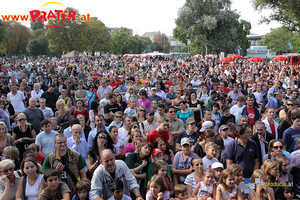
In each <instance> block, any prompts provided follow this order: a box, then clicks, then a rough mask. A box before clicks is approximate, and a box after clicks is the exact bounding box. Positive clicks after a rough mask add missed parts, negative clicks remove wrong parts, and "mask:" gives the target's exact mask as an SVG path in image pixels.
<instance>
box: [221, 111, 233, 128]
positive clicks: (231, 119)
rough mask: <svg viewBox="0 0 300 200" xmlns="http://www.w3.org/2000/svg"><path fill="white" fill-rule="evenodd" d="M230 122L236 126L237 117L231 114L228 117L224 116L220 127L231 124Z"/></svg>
mask: <svg viewBox="0 0 300 200" xmlns="http://www.w3.org/2000/svg"><path fill="white" fill-rule="evenodd" d="M230 122H232V123H234V124H235V116H234V115H232V114H230V115H229V116H228V117H226V116H223V117H222V118H221V121H220V126H222V125H224V124H226V125H227V124H229V123H230Z"/></svg>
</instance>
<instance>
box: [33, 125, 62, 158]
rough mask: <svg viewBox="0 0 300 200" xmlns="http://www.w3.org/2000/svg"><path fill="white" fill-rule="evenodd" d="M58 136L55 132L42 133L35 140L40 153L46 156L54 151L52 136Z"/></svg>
mask: <svg viewBox="0 0 300 200" xmlns="http://www.w3.org/2000/svg"><path fill="white" fill-rule="evenodd" d="M56 134H58V133H57V132H56V131H51V132H50V133H49V134H46V133H45V132H42V133H40V134H38V135H37V136H36V138H35V143H36V144H38V145H39V146H40V149H41V152H42V153H43V154H44V155H45V156H48V155H49V154H50V153H52V152H53V151H55V145H54V136H55V135H56Z"/></svg>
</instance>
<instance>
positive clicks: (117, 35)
mask: <svg viewBox="0 0 300 200" xmlns="http://www.w3.org/2000/svg"><path fill="white" fill-rule="evenodd" d="M138 48H139V43H138V40H137V39H136V37H133V36H132V35H131V32H130V30H129V29H128V28H125V27H121V28H118V29H115V31H114V33H113V35H112V39H111V53H113V54H126V53H138Z"/></svg>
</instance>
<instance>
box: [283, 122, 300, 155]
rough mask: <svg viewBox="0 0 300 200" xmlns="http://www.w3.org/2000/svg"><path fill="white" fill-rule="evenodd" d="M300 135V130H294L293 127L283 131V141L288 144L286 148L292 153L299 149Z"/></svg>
mask: <svg viewBox="0 0 300 200" xmlns="http://www.w3.org/2000/svg"><path fill="white" fill-rule="evenodd" d="M299 137H300V130H299V129H298V130H294V129H292V128H291V127H290V128H288V129H286V130H285V131H284V132H283V136H282V142H283V144H286V150H287V151H288V152H290V153H292V152H293V151H295V150H297V147H298V142H297V140H298V138H299Z"/></svg>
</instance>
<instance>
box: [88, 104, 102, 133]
mask: <svg viewBox="0 0 300 200" xmlns="http://www.w3.org/2000/svg"><path fill="white" fill-rule="evenodd" d="M99 109H100V107H99V102H98V101H96V100H94V101H93V102H92V103H91V109H90V111H89V119H90V122H91V123H90V127H91V128H92V129H94V128H95V122H94V120H95V116H96V115H97V114H98V113H99Z"/></svg>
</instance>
